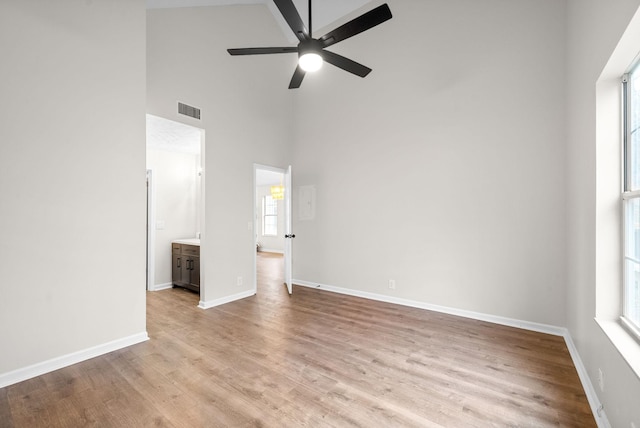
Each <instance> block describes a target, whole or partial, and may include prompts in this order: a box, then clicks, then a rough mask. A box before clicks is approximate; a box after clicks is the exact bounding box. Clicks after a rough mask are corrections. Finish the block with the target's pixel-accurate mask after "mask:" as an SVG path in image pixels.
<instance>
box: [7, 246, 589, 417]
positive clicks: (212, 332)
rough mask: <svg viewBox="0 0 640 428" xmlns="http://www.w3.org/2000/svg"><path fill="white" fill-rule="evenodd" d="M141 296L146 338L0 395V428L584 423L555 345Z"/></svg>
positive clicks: (311, 309) (357, 307)
mask: <svg viewBox="0 0 640 428" xmlns="http://www.w3.org/2000/svg"><path fill="white" fill-rule="evenodd" d="M258 260H259V283H260V285H259V288H258V294H257V295H256V296H253V297H250V298H246V299H243V300H240V301H237V302H233V303H229V304H226V305H223V306H219V307H216V308H212V309H208V310H201V309H199V308H197V307H196V305H197V303H198V296H197V295H195V294H193V293H191V292H189V291H185V290H180V289H171V290H165V291H159V292H152V293H148V295H147V307H148V310H147V312H148V315H147V316H148V318H147V324H148V332H149V335H150V337H151V340H150V341H148V342H145V343H142V344H138V345H135V346H131V347H129V348H127V349H123V350H120V351H116V352H112V353H110V354H107V355H104V356H101V357H98V358H94V359H92V360H89V361H85V362H82V363H80V364H76V365H73V366H71V367H67V368H64V369H62V370H58V371H55V372H52V373H49V374H46V375H43V376H39V377H37V378H34V379H30V380H28V381H25V382H21V383H18V384H15V385H12V386H9V387H7V388H2V389H0V426H1V427H45V426H47V427H81V426H96V427H145V426H149V427H151V426H154V427H223V426H231V427H267V426H269V427H299V426H311V427H316V426H317V427H321V426H335V427H409V426H410V427H456V428H458V427H483V428H484V427H557V426H561V427H580V428H584V427H594V426H596V425H595V422H594V419H593V416H592V415H591V413H590V408H589V405H588V403H587V400H586V397H585V394H584V391H583V389H582V386H581V385H580V382H579V379H578V375H577V373H576V370H575V368H574V366H573V364H572V362H571V359H570V356H569V352H568V350H567V348H566V346H565V344H564V341H563V339H562V338H560V337H556V336H549V335H545V334H540V333H533V332H529V331H524V330H519V329H516V328H510V327H504V326H500V325H494V324H490V323H486V322H480V321H473V320H469V319H464V318H459V317H454V316H450V315H444V314H440V313H435V312H429V311H425V310H420V309H412V308H407V307H402V306H396V305H392V304H387V303H381V302H374V301H369V300H364V299H359V298H355V297H348V296H342V295H337V294H331V293H327V292H324V291H320V290H315V289H308V288H303V287H294V294H293V296H292V297H289V296H288V295H287V293H286V288H285V287H284V285H282V274H281V271H282V269H281V265H282V259H281V257H279V256H274V255H272V254H268V253H262V254H260V255H259V258H258Z"/></svg>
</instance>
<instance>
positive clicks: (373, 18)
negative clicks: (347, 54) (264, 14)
mask: <svg viewBox="0 0 640 428" xmlns="http://www.w3.org/2000/svg"><path fill="white" fill-rule="evenodd" d="M276 3H277V2H276ZM392 16H393V15H391V9H389V6H388V5H387V4H386V3H385V4H383V5H381V6H378V7H376V8H375V9H371V10H370V11H369V12H367V13H364V14H362V15H360V16H359V17H357V18H355V19H353V20H351V21H349V22H347V23H346V24H343V25H341V26H339V27H338V28H336V29H335V30H333V31H329V32H328V33H327V34H325V35H324V36H322V37H320V38H319V39H318V40H320V42H321V43H322V46H323V47H325V48H326V47H328V46H331V45H333V44H336V43H338V42H341V41H343V40H344V39H348V38H349V37H353V36H355V35H356V34H360V33H362V32H363V31H367V30H368V29H370V28H372V27H375V26H376V25H378V24H382V23H383V22H385V21H388V20H389V19H391V17H392Z"/></svg>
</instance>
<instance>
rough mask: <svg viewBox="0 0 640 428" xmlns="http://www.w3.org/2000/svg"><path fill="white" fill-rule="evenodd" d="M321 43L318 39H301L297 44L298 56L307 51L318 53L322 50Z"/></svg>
mask: <svg viewBox="0 0 640 428" xmlns="http://www.w3.org/2000/svg"><path fill="white" fill-rule="evenodd" d="M322 48H323V45H322V43H321V42H320V41H319V40H316V39H308V40H303V41H301V42H300V43H299V44H298V57H301V56H302V55H304V54H307V53H316V54H318V55H320V54H321V52H322Z"/></svg>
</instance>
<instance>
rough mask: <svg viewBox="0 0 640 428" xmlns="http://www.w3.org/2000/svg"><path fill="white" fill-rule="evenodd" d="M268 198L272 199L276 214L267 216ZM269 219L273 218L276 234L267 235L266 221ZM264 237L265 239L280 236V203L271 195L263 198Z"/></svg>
mask: <svg viewBox="0 0 640 428" xmlns="http://www.w3.org/2000/svg"><path fill="white" fill-rule="evenodd" d="M267 198H270V199H271V202H272V204H273V208H274V212H275V214H267ZM267 217H273V218H274V219H275V223H274V224H273V227H274V233H273V234H272V233H266V227H265V226H266V223H267V222H266V219H267ZM262 236H264V237H276V236H278V201H277V199H273V197H272V196H271V195H265V196H263V197H262Z"/></svg>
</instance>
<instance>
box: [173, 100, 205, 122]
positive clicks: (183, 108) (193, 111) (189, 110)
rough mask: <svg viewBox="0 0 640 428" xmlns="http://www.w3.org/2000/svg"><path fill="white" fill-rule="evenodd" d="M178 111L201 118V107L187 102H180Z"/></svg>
mask: <svg viewBox="0 0 640 428" xmlns="http://www.w3.org/2000/svg"><path fill="white" fill-rule="evenodd" d="M178 113H180V114H184V115H185V116H189V117H193V118H194V119H198V120H200V109H199V108H197V107H193V106H190V105H187V104H183V103H180V102H179V103H178Z"/></svg>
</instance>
